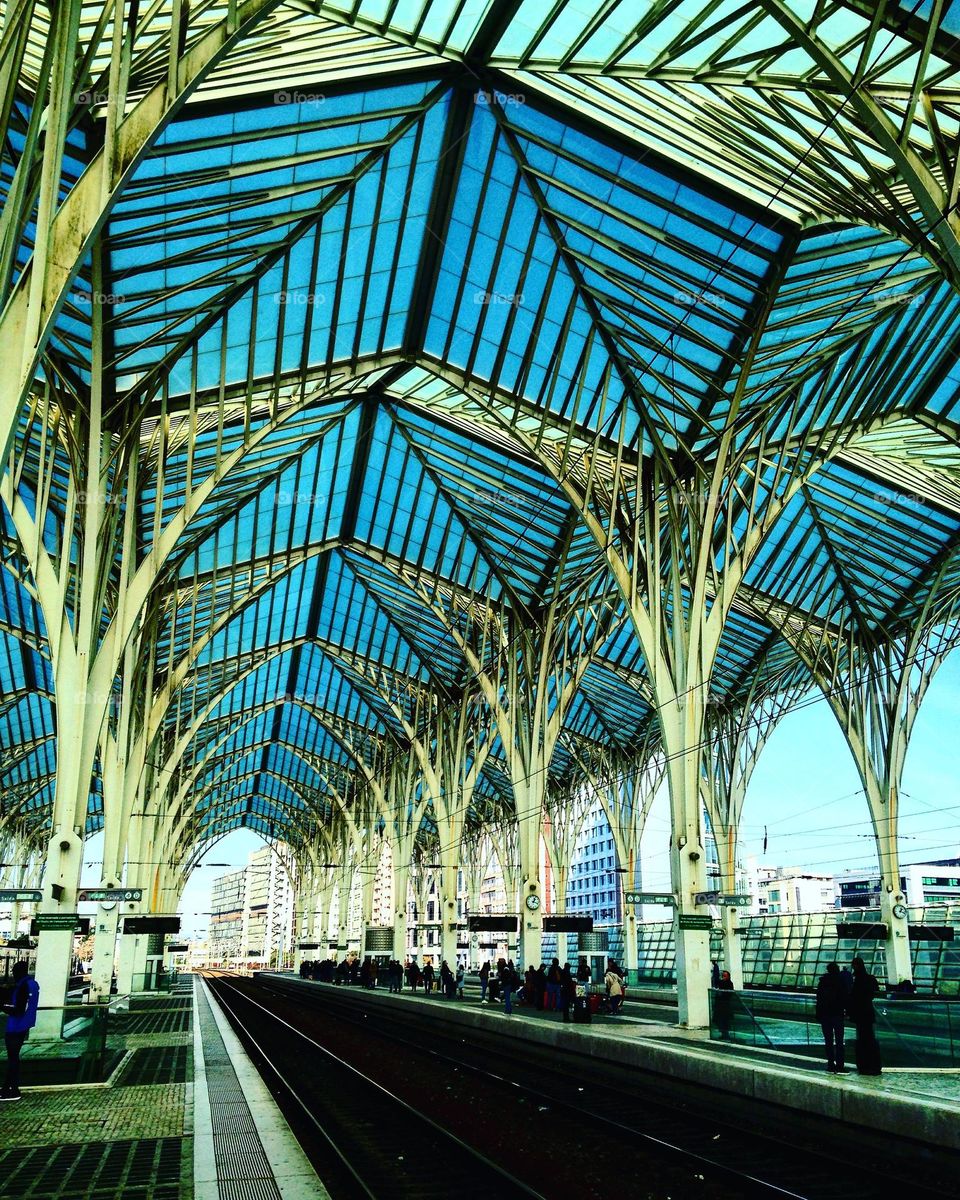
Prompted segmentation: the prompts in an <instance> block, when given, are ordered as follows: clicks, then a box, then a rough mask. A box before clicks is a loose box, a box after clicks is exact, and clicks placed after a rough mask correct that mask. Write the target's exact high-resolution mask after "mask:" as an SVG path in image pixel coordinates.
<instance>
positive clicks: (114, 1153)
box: [0, 1138, 183, 1200]
mask: <svg viewBox="0 0 960 1200" xmlns="http://www.w3.org/2000/svg"><path fill="white" fill-rule="evenodd" d="M182 1159H183V1139H182V1138H160V1139H158V1140H156V1141H131V1142H84V1143H80V1144H78V1145H67V1146H56V1147H51V1146H40V1147H37V1146H31V1147H22V1148H18V1149H16V1150H7V1151H6V1152H4V1153H0V1197H2V1198H3V1200H6V1198H7V1197H9V1198H10V1200H14V1198H16V1200H180V1197H181V1191H180V1177H181V1167H182Z"/></svg>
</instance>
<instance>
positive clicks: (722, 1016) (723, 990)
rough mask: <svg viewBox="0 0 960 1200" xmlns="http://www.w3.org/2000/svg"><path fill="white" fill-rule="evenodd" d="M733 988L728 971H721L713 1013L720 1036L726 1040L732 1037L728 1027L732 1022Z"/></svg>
mask: <svg viewBox="0 0 960 1200" xmlns="http://www.w3.org/2000/svg"><path fill="white" fill-rule="evenodd" d="M733 990H734V989H733V980H732V979H731V978H730V972H729V971H721V972H720V982H719V983H718V984H717V987H716V993H717V994H716V996H715V997H714V1000H713V1015H714V1018H715V1019H716V1022H717V1029H719V1031H720V1036H721V1037H722V1038H723V1039H724V1040H725V1041H728V1042H729V1041H730V1040H731V1038H732V1037H733V1034H732V1033H731V1032H730V1027H731V1025H732V1024H733V997H732V996H731V995H730V993H731V992H732V991H733Z"/></svg>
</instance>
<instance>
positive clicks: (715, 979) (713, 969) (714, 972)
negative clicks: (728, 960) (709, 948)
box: [710, 958, 720, 988]
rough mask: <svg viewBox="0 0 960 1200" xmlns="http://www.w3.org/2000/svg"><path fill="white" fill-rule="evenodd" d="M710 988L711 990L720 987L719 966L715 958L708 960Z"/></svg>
mask: <svg viewBox="0 0 960 1200" xmlns="http://www.w3.org/2000/svg"><path fill="white" fill-rule="evenodd" d="M710 986H711V987H712V988H716V987H719V986H720V964H719V963H718V962H717V960H716V959H715V958H712V959H711V960H710Z"/></svg>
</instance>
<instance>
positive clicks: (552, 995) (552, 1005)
mask: <svg viewBox="0 0 960 1200" xmlns="http://www.w3.org/2000/svg"><path fill="white" fill-rule="evenodd" d="M544 1003H545V1004H546V1006H547V1008H549V1009H550V1011H551V1012H553V1011H554V1010H555V1009H558V1008H559V1007H560V960H559V959H558V958H555V959H554V960H553V962H552V963H551V964H550V970H549V971H547V981H546V1000H545V1001H544ZM542 1007H543V1004H542V1003H539V1002H538V1004H537V1008H542Z"/></svg>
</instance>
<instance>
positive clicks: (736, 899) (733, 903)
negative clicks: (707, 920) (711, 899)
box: [717, 892, 753, 908]
mask: <svg viewBox="0 0 960 1200" xmlns="http://www.w3.org/2000/svg"><path fill="white" fill-rule="evenodd" d="M752 901H753V897H752V896H742V895H738V894H737V893H729V892H721V893H720V895H719V897H718V898H717V903H718V904H719V905H721V906H722V907H723V908H749V907H750V904H751V903H752Z"/></svg>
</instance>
